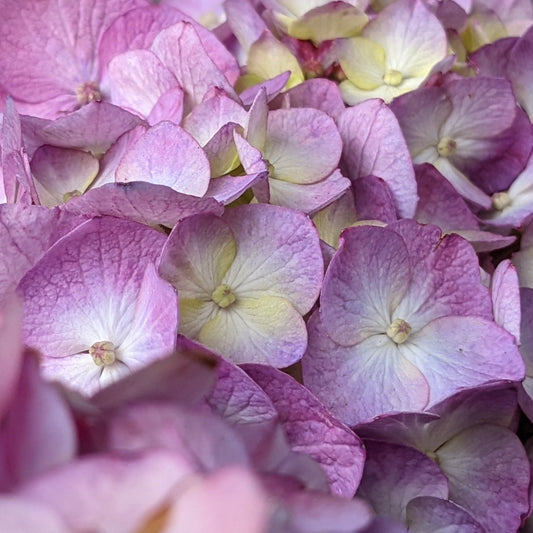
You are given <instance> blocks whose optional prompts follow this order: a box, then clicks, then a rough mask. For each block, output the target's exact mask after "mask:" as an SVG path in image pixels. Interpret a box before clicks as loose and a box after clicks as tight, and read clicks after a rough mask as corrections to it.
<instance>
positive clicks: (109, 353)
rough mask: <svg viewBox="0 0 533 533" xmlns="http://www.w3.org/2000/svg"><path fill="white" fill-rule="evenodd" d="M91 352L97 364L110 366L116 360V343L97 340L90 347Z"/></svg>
mask: <svg viewBox="0 0 533 533" xmlns="http://www.w3.org/2000/svg"><path fill="white" fill-rule="evenodd" d="M89 354H90V355H91V357H92V358H93V361H94V364H95V365H96V366H109V365H112V364H113V363H114V362H115V359H116V354H115V345H114V344H113V343H112V342H110V341H100V342H95V343H94V344H93V345H92V346H91V347H90V348H89Z"/></svg>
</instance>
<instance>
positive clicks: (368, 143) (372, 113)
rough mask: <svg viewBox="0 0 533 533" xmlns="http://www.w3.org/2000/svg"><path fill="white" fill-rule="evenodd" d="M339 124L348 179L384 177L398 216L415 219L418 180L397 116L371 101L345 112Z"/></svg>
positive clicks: (378, 103) (377, 102) (379, 103)
mask: <svg viewBox="0 0 533 533" xmlns="http://www.w3.org/2000/svg"><path fill="white" fill-rule="evenodd" d="M415 120H416V119H415V118H413V121H415ZM338 125H339V131H340V133H341V136H342V140H343V154H342V156H343V161H344V164H345V165H346V168H347V172H348V177H349V178H350V179H352V180H356V179H357V178H360V177H363V176H368V175H373V176H377V177H379V178H382V179H383V180H384V181H385V183H386V184H387V185H388V186H389V189H390V190H391V193H392V196H393V198H394V202H395V205H396V209H397V211H398V213H399V214H400V215H401V216H403V217H412V216H413V215H414V212H415V208H416V203H417V200H418V197H417V194H416V181H415V176H414V171H413V166H412V163H411V158H410V156H409V150H408V148H407V145H406V143H405V141H404V139H403V135H402V132H401V130H400V126H399V125H398V121H397V120H396V118H395V117H394V114H393V113H392V112H391V111H390V110H389V108H388V107H387V106H386V105H385V104H384V103H383V102H381V101H379V100H369V101H368V102H364V103H362V104H359V105H358V106H355V107H352V108H349V109H347V110H345V111H344V112H343V113H342V114H341V115H340V117H339V119H338ZM384 139H386V140H387V142H384ZM411 153H412V152H411Z"/></svg>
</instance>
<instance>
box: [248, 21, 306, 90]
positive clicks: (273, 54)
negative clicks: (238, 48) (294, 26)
mask: <svg viewBox="0 0 533 533" xmlns="http://www.w3.org/2000/svg"><path fill="white" fill-rule="evenodd" d="M247 69H248V74H252V75H255V76H257V77H258V78H259V79H260V80H262V81H264V80H269V79H271V78H274V77H276V76H278V75H279V74H282V73H283V72H287V71H290V72H291V77H290V78H289V81H288V82H287V84H286V86H285V88H286V89H290V88H291V87H294V86H295V85H298V84H300V83H302V82H303V81H304V79H305V78H304V75H303V72H302V69H301V68H300V64H299V63H298V60H297V59H296V57H294V55H293V54H292V53H291V51H290V50H289V49H288V48H287V47H286V46H285V45H284V44H282V43H280V42H279V41H278V40H277V39H276V38H275V37H274V36H273V35H272V34H271V33H267V32H265V33H263V35H261V37H260V38H259V39H257V41H255V43H254V44H252V46H251V47H250V51H249V52H248V63H247Z"/></svg>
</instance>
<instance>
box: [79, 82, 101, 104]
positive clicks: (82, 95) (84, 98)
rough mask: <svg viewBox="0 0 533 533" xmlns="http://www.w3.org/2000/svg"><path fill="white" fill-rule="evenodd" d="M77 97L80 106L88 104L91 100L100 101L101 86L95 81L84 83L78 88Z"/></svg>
mask: <svg viewBox="0 0 533 533" xmlns="http://www.w3.org/2000/svg"><path fill="white" fill-rule="evenodd" d="M76 98H77V99H78V104H79V105H80V106H84V105H87V104H89V103H91V102H100V101H101V100H102V95H101V94H100V87H98V84H97V83H96V82H95V81H88V82H86V83H82V84H81V85H78V87H77V88H76Z"/></svg>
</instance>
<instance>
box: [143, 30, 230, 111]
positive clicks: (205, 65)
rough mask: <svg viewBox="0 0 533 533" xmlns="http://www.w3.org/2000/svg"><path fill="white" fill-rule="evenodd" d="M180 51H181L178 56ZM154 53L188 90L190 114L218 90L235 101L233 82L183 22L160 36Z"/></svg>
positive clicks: (195, 32) (153, 46) (155, 40)
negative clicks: (213, 89) (211, 92)
mask: <svg viewBox="0 0 533 533" xmlns="http://www.w3.org/2000/svg"><path fill="white" fill-rule="evenodd" d="M176 49H179V50H180V53H179V54H176V53H175V51H176ZM151 50H152V51H153V52H154V53H155V54H156V55H157V56H158V58H159V59H160V60H161V62H162V63H163V64H164V65H165V66H166V67H167V68H168V69H169V70H170V72H171V73H172V74H174V76H175V77H176V79H177V80H178V82H179V84H180V86H181V88H182V89H183V90H184V91H185V94H186V97H185V101H186V105H185V109H186V110H187V111H190V110H191V109H192V107H194V106H195V105H197V104H199V103H200V102H201V101H202V100H203V98H204V96H205V95H206V94H207V93H208V91H209V90H210V89H212V88H214V87H217V88H220V89H223V90H224V91H226V93H227V94H228V95H229V96H230V97H233V98H235V99H237V98H238V97H237V95H236V94H235V91H234V90H233V87H232V85H231V83H230V82H229V81H228V79H227V78H226V76H225V75H224V73H223V72H222V71H220V70H219V68H218V67H217V66H216V64H215V63H214V62H213V60H212V59H211V57H210V55H209V50H206V49H205V48H204V47H203V45H202V41H201V40H200V37H199V35H198V33H197V31H196V30H195V28H194V26H193V25H191V24H190V23H184V22H179V23H178V24H176V25H174V26H170V27H169V28H166V29H164V30H162V31H161V32H159V33H158V35H157V37H156V38H155V39H154V42H153V43H152V46H151Z"/></svg>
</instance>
